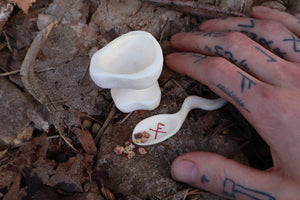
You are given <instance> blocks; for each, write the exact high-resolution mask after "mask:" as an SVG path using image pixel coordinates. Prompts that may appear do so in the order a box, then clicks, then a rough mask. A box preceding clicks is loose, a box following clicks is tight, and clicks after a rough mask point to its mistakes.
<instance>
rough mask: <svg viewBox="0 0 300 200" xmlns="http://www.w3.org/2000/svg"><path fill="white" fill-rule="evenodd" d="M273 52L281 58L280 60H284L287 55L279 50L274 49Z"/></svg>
mask: <svg viewBox="0 0 300 200" xmlns="http://www.w3.org/2000/svg"><path fill="white" fill-rule="evenodd" d="M273 52H274V53H275V54H276V55H277V56H279V57H280V58H284V56H285V55H286V53H285V52H281V50H280V49H279V48H276V49H273Z"/></svg>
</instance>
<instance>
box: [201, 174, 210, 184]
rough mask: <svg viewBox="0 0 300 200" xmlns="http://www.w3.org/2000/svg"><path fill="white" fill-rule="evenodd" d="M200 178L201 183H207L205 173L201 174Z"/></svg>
mask: <svg viewBox="0 0 300 200" xmlns="http://www.w3.org/2000/svg"><path fill="white" fill-rule="evenodd" d="M200 180H201V183H203V184H205V183H209V180H208V178H207V177H206V176H205V175H202V176H201V179H200Z"/></svg>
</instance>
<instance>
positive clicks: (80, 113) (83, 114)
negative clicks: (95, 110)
mask: <svg viewBox="0 0 300 200" xmlns="http://www.w3.org/2000/svg"><path fill="white" fill-rule="evenodd" d="M56 112H68V113H76V114H78V115H81V116H84V117H87V118H90V119H92V120H94V121H95V122H97V123H99V124H102V122H100V121H99V120H97V119H95V118H94V117H92V116H90V115H88V114H85V113H82V112H79V111H77V110H57V111H56Z"/></svg>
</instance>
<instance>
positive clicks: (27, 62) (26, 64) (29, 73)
mask: <svg viewBox="0 0 300 200" xmlns="http://www.w3.org/2000/svg"><path fill="white" fill-rule="evenodd" d="M55 24H56V22H52V23H51V24H50V25H48V26H47V27H46V28H44V29H43V30H42V31H40V32H39V33H38V34H37V36H36V37H35V38H34V40H33V42H32V44H31V45H30V48H29V49H28V51H27V53H26V56H25V58H24V61H23V63H22V66H21V69H20V74H21V76H22V77H21V80H22V82H23V84H24V87H25V88H26V89H27V91H28V92H29V93H30V94H31V95H32V96H33V97H34V98H35V99H36V100H38V101H39V102H40V103H42V104H45V103H46V102H47V95H46V94H45V93H44V92H43V91H42V89H41V88H40V86H39V83H38V80H37V78H36V76H35V73H34V63H35V58H36V56H37V54H38V53H39V51H40V49H41V46H42V45H43V43H44V42H45V41H46V40H47V38H48V35H49V33H50V31H51V30H52V28H53V27H54V25H55ZM47 109H48V110H49V108H48V107H47ZM49 111H50V110H49Z"/></svg>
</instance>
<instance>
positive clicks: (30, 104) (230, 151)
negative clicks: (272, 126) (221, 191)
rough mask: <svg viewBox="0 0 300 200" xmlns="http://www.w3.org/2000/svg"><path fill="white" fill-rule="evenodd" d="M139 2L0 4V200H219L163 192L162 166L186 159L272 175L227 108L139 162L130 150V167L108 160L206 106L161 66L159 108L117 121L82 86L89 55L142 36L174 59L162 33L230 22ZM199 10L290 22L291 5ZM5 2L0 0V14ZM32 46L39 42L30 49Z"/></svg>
mask: <svg viewBox="0 0 300 200" xmlns="http://www.w3.org/2000/svg"><path fill="white" fill-rule="evenodd" d="M14 2H18V1H14ZM149 2H150V1H138V0H130V1H126V0H100V1H97V0H86V1H83V0H72V1H64V0H36V2H35V1H33V0H26V1H23V4H21V3H19V4H18V3H15V5H11V6H13V7H14V8H13V10H9V11H8V12H9V17H8V18H6V19H5V20H1V23H0V31H1V35H0V74H1V75H0V110H1V113H0V127H1V133H0V200H1V199H32V198H35V199H73V200H77V199H82V200H83V199H203V200H204V199H213V200H214V199H216V200H219V199H221V198H220V197H217V196H215V195H213V194H210V193H208V192H205V191H202V190H200V189H195V188H191V187H190V186H188V185H185V184H182V183H179V182H176V181H174V180H173V179H172V177H171V175H170V165H171V163H172V161H173V160H174V159H175V158H176V157H177V156H179V155H181V154H183V153H186V152H192V151H208V152H214V153H218V154H221V155H223V156H226V157H227V158H230V159H233V160H236V161H237V162H240V163H243V164H245V165H249V166H252V167H255V168H257V169H267V168H269V167H271V166H272V160H271V156H270V152H269V148H268V146H267V145H266V144H265V143H264V142H263V140H262V139H261V138H260V137H259V135H258V134H257V132H256V131H255V130H254V129H253V128H252V126H251V125H250V124H249V123H248V122H247V121H246V119H245V118H244V117H243V116H242V115H241V114H240V113H239V111H238V110H237V109H236V108H234V107H233V106H232V105H230V104H227V105H226V106H225V107H223V108H222V109H219V110H217V111H210V112H207V111H203V110H193V111H191V112H190V113H189V115H188V117H187V119H186V120H185V122H184V124H183V126H182V128H181V129H180V130H179V132H178V133H177V134H176V135H175V136H173V137H171V138H170V139H168V140H166V141H164V142H162V143H159V144H156V145H153V146H148V147H145V150H146V152H147V153H146V154H137V148H138V147H135V149H133V150H132V151H133V152H135V153H136V155H134V156H133V158H130V157H129V156H128V155H126V154H122V155H117V154H116V153H115V152H114V148H115V147H116V146H117V145H121V146H126V143H130V138H131V133H132V130H133V128H134V127H135V125H136V124H137V123H138V122H139V121H141V120H142V119H144V118H146V117H149V116H152V115H155V114H159V113H175V112H177V111H178V110H179V109H180V107H181V105H182V102H183V100H184V99H185V98H186V97H187V96H189V95H199V96H202V97H206V98H216V97H217V96H216V95H215V94H214V93H213V92H211V91H210V90H209V89H208V88H207V87H206V86H204V85H202V84H200V83H199V82H197V81H195V80H193V79H191V78H189V77H186V76H183V75H180V74H177V73H175V72H173V71H171V70H169V69H168V68H167V67H166V66H164V68H163V72H162V74H161V76H160V78H159V85H160V87H161V91H162V100H161V103H160V106H159V107H158V108H157V109H155V110H153V111H134V112H132V113H130V114H125V113H122V112H120V111H118V110H117V108H116V107H115V105H114V103H113V101H112V98H111V95H110V91H109V90H108V89H103V88H99V87H98V86H96V85H95V84H94V83H93V81H92V80H91V78H90V76H89V72H88V69H89V62H90V58H91V56H92V55H93V53H95V52H96V51H97V50H98V49H100V48H102V47H104V46H105V45H106V44H108V43H109V42H110V41H111V40H113V39H114V38H116V37H117V36H120V35H122V34H124V33H127V32H129V31H132V30H144V31H148V32H150V33H152V34H153V36H154V37H156V38H157V40H158V41H159V43H160V45H161V47H162V49H163V53H164V55H167V54H168V53H170V52H172V51H174V50H173V49H172V48H171V46H170V44H169V38H170V36H171V35H173V34H174V33H177V32H181V31H197V30H199V24H200V23H201V22H202V21H204V20H206V19H208V18H211V17H220V16H226V15H229V16H230V15H233V14H232V13H231V14H230V13H229V14H228V13H220V12H219V11H218V10H215V11H209V12H208V11H207V10H203V9H201V8H198V10H197V9H196V10H197V14H195V12H194V10H193V12H190V10H186V9H183V8H178V7H172V6H168V5H162V4H155V3H149ZM194 2H196V1H194ZM199 2H200V3H205V4H206V5H214V6H219V8H226V7H227V8H231V9H232V11H234V12H237V13H241V14H243V15H249V10H250V9H251V6H253V5H261V4H262V3H264V4H266V5H274V4H276V6H278V2H280V6H281V7H280V8H281V9H287V10H288V11H289V12H291V13H292V14H294V15H298V13H299V11H300V9H299V8H300V7H299V6H298V4H299V3H297V2H295V1H294V2H292V3H290V4H288V2H287V1H273V2H270V1H255V0H253V1H245V0H240V1H225V0H224V1H221V0H218V1H213V0H211V1H210V0H205V1H200V0H199V1H198V3H199ZM274 2H275V3H274ZM6 3H7V2H6V1H5V0H0V6H3V5H6ZM292 4H293V5H292ZM27 7H28V8H29V10H28V13H26V8H27ZM221 10H222V9H221ZM191 13H192V14H191ZM49 24H50V25H51V24H52V25H53V28H52V29H51V30H50V29H49V30H47V27H48V28H49V26H48V25H49ZM39 37H40V38H44V39H45V41H44V42H41V41H42V40H41V41H40V42H37V44H36V43H35V42H36V41H37V38H39ZM34 52H36V55H35V54H34ZM26 60H27V61H28V63H29V64H27V61H26ZM25 61H26V62H25ZM26 66H27V67H28V69H29V70H25V68H26ZM20 71H21V73H20ZM7 72H12V73H7ZM127 145H128V144H127Z"/></svg>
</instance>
